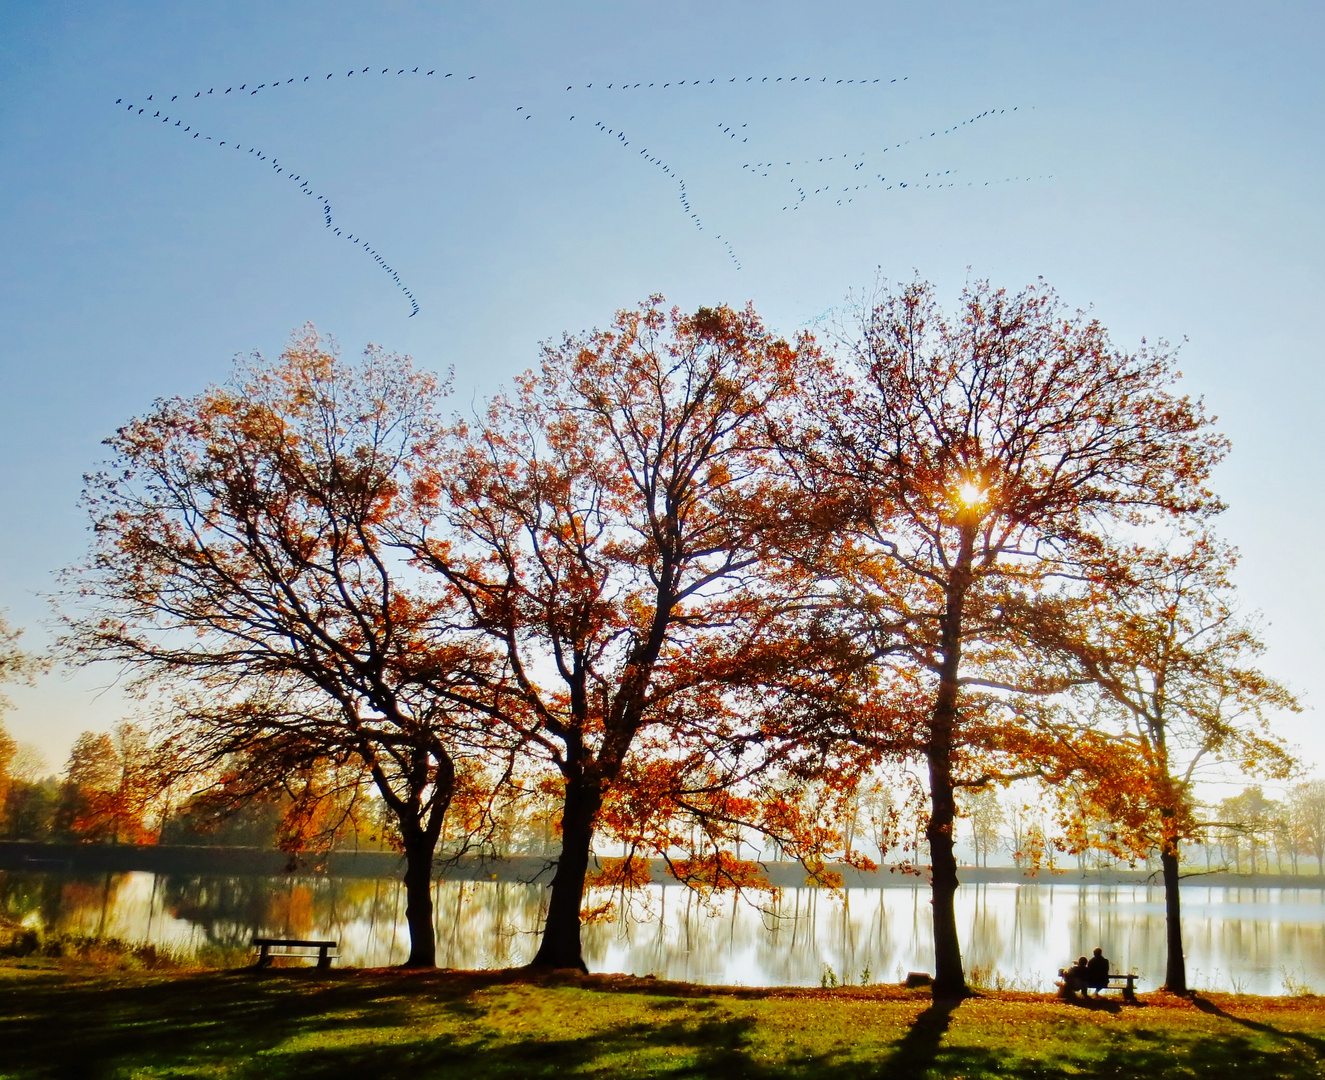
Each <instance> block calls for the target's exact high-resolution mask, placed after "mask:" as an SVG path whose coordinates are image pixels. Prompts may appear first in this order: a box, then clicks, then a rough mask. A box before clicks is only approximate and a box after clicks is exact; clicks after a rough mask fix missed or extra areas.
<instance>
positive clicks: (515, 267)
mask: <svg viewBox="0 0 1325 1080" xmlns="http://www.w3.org/2000/svg"><path fill="white" fill-rule="evenodd" d="M1323 30H1325V8H1322V7H1321V6H1320V5H1318V4H1310V3H1298V4H1289V3H1265V4H1258V5H1247V4H1242V3H1238V4H1234V3H1220V2H1214V3H1212V2H1202V3H1166V4H1163V5H1156V4H1153V3H1144V4H1143V3H1127V2H1108V3H1103V2H1098V3H1073V4H1062V3H1058V2H1044V3H1020V2H1009V3H989V2H987V0H982V2H964V0H963V2H945V3H942V4H916V3H910V4H900V3H892V2H883V0H869V2H863V3H824V2H816V3H779V2H768V0H761V2H760V3H758V4H755V3H722V2H718V0H706V2H704V3H648V4H645V3H632V2H621V0H613V2H604V3H584V2H579V3H577V2H564V3H558V4H555V5H554V4H546V3H508V4H497V3H491V4H474V3H463V4H462V3H430V4H424V3H407V2H386V3H377V4H372V5H368V4H362V3H349V2H329V0H319V2H317V3H312V2H307V3H300V2H288V3H283V4H280V5H272V4H269V3H258V2H251V0H234V2H218V3H211V4H207V5H201V4H179V3H173V4H168V3H131V2H120V3H116V4H103V3H91V2H88V3H72V2H63V3H62V2H50V3H30V2H25V0H9V2H7V3H6V4H4V5H0V241H2V242H0V375H2V377H3V387H4V392H3V394H2V395H0V507H2V508H3V516H2V517H0V608H3V609H6V610H7V617H8V619H9V620H10V622H11V623H13V624H15V625H17V626H20V627H23V628H24V629H25V632H26V636H25V639H24V640H25V642H26V643H28V644H30V645H32V646H34V647H41V646H43V645H45V644H46V643H48V642H49V641H50V639H51V636H52V633H53V629H54V622H53V617H52V608H51V604H50V601H49V597H50V596H51V594H53V593H54V591H55V590H56V588H57V579H56V575H57V573H58V572H59V571H60V570H61V568H63V567H67V566H70V565H72V564H74V563H76V562H77V561H78V559H79V558H80V556H81V555H82V554H83V553H84V552H85V550H86V546H87V541H88V535H87V531H86V517H85V515H84V513H83V511H82V510H80V508H79V504H78V500H79V494H80V491H81V490H82V477H83V474H84V473H86V472H88V471H89V470H91V469H94V468H95V467H96V466H97V464H98V463H99V462H100V461H101V460H102V456H103V448H102V446H101V442H102V440H103V439H105V438H106V437H108V436H109V435H111V434H112V433H113V432H114V431H115V429H116V428H117V427H118V426H119V425H121V424H123V423H125V422H126V421H127V420H129V419H130V418H131V417H133V416H135V415H139V414H141V413H142V412H144V411H145V410H146V409H147V408H148V407H149V406H150V404H151V402H152V401H153V400H154V399H156V398H158V397H162V396H169V395H177V394H179V395H189V394H193V393H196V392H198V391H199V390H201V389H202V388H204V387H205V386H206V385H208V384H209V383H212V382H215V381H219V380H222V379H224V378H225V376H226V373H227V371H228V369H229V366H230V364H231V362H232V360H233V359H234V358H235V357H236V356H239V355H247V354H249V353H252V352H254V351H259V352H262V353H263V354H265V355H274V354H276V353H278V352H279V351H280V349H281V347H282V345H283V344H284V343H285V341H286V340H288V338H289V337H290V335H291V333H293V332H295V331H296V330H298V329H299V328H300V327H302V326H303V325H304V324H306V323H312V324H314V325H315V326H316V327H317V328H318V330H319V331H321V332H323V333H324V334H329V335H331V336H332V337H333V338H334V339H335V340H336V341H337V342H338V343H339V345H340V347H341V348H342V349H343V350H344V351H345V352H346V353H354V352H357V351H358V350H360V349H362V348H363V347H364V346H365V345H366V344H368V343H369V342H372V343H375V344H377V345H380V346H383V347H385V348H387V349H390V350H393V351H397V352H402V353H408V354H410V355H411V356H413V357H414V359H415V360H416V362H418V363H419V364H420V365H423V366H425V367H429V368H434V369H436V370H438V371H445V370H447V369H452V368H453V369H454V371H455V374H456V402H457V406H458V407H459V408H462V409H468V408H469V407H470V406H471V405H472V404H473V403H474V402H478V401H481V400H482V399H483V398H484V397H485V396H486V395H488V394H491V393H492V392H494V391H496V390H498V389H500V388H501V387H503V386H504V385H506V383H507V382H508V381H509V379H510V377H511V376H512V375H514V374H516V373H517V372H519V371H521V370H523V369H525V368H526V367H528V366H530V365H531V364H534V363H536V362H537V359H538V347H539V344H540V342H544V341H549V340H556V339H559V338H560V337H561V335H562V334H564V333H566V332H578V331H580V330H584V329H587V328H590V327H593V326H595V325H602V324H604V323H606V322H607V321H608V320H610V318H611V316H612V313H613V312H614V311H615V310H617V309H619V308H622V307H628V306H631V305H633V304H635V303H637V302H638V301H640V300H641V299H643V298H645V297H647V296H649V295H650V294H653V293H662V294H664V295H665V296H666V297H667V298H668V300H669V301H672V302H675V303H677V304H679V305H681V306H682V307H683V308H687V309H693V308H694V307H697V306H699V305H701V304H707V305H713V304H717V303H730V304H743V303H745V302H746V301H751V302H753V303H754V305H755V307H756V309H757V310H758V312H759V313H760V314H761V316H762V317H763V318H764V319H765V321H766V322H767V323H769V324H770V325H771V326H773V327H774V328H776V329H778V330H779V331H781V332H783V333H786V334H793V333H796V332H798V331H800V330H803V329H811V330H813V329H815V328H819V327H824V326H827V325H830V324H831V323H832V321H833V320H834V319H835V318H836V317H838V315H839V314H840V313H841V312H842V311H843V310H844V309H845V308H846V307H847V305H848V297H849V295H850V294H851V293H852V292H853V291H854V292H855V293H856V294H857V295H859V294H860V293H861V292H863V291H866V290H868V289H869V288H870V287H871V286H872V284H873V283H874V282H875V280H876V279H877V278H878V277H880V276H881V277H883V278H886V279H888V280H892V281H909V280H911V279H912V278H914V277H917V276H919V277H921V278H925V279H927V280H930V281H932V282H934V283H935V284H936V285H937V286H938V288H939V290H940V292H941V294H942V296H944V297H945V298H946V299H947V300H948V301H949V302H951V301H952V300H955V298H956V296H957V295H958V293H959V292H960V290H961V288H962V286H963V284H964V283H966V282H967V281H970V280H974V279H989V280H990V281H991V282H993V283H994V284H996V285H1000V286H1005V287H1007V288H1009V289H1017V288H1021V287H1023V286H1025V285H1028V284H1030V283H1032V282H1035V281H1036V280H1037V279H1039V278H1043V279H1045V280H1046V281H1047V282H1048V283H1049V284H1051V285H1052V286H1053V287H1054V288H1055V289H1056V290H1057V291H1058V293H1059V294H1060V296H1061V297H1062V299H1063V300H1064V302H1065V303H1066V304H1068V305H1070V306H1071V307H1073V308H1078V307H1079V308H1087V309H1090V310H1091V311H1092V312H1093V314H1095V315H1096V316H1097V317H1098V318H1099V319H1100V320H1101V321H1102V322H1103V323H1104V324H1105V325H1106V326H1107V327H1108V328H1109V330H1110V332H1111V334H1112V337H1113V340H1114V342H1115V343H1116V344H1117V345H1118V346H1119V347H1121V348H1126V349H1133V348H1135V347H1137V346H1138V345H1139V344H1140V342H1141V340H1142V339H1143V338H1145V339H1147V340H1148V341H1150V342H1154V341H1156V340H1160V339H1166V340H1168V341H1169V342H1171V343H1173V344H1174V345H1175V346H1178V347H1179V366H1180V367H1181V369H1182V371H1183V372H1184V380H1183V384H1182V385H1183V388H1184V390H1185V391H1186V392H1187V393H1190V394H1192V395H1194V396H1200V397H1203V398H1204V399H1205V401H1206V404H1207V407H1208V408H1209V410H1210V411H1211V412H1212V413H1214V414H1215V415H1217V416H1218V418H1219V421H1218V422H1219V426H1220V428H1221V429H1222V430H1223V431H1224V432H1225V433H1226V434H1227V435H1228V436H1229V437H1230V438H1231V440H1232V443H1233V451H1232V454H1231V455H1230V457H1229V458H1228V460H1227V461H1226V462H1225V463H1224V464H1223V465H1221V466H1220V468H1219V471H1218V473H1217V476H1216V486H1217V489H1218V490H1219V492H1220V493H1221V494H1222V495H1223V496H1224V498H1225V499H1226V500H1227V501H1228V503H1229V510H1228V511H1227V512H1226V513H1225V514H1224V515H1223V518H1222V520H1221V524H1220V529H1221V531H1222V533H1223V535H1224V536H1225V537H1226V538H1228V539H1229V540H1231V541H1232V542H1233V543H1234V544H1236V545H1237V546H1238V547H1239V548H1240V549H1241V551H1242V563H1241V566H1240V570H1239V585H1240V595H1241V598H1242V604H1243V606H1244V608H1245V609H1246V610H1247V611H1248V612H1259V613H1260V618H1261V619H1262V626H1263V631H1264V637H1265V640H1266V642H1267V644H1268V646H1269V647H1268V651H1267V653H1266V655H1265V657H1264V658H1263V659H1264V665H1265V667H1266V669H1267V670H1269V671H1270V672H1271V673H1273V674H1274V675H1276V676H1278V677H1280V678H1281V679H1283V680H1285V681H1286V682H1287V683H1288V684H1289V685H1290V686H1292V687H1293V688H1294V689H1295V690H1297V691H1298V692H1299V693H1301V695H1302V697H1303V700H1304V702H1305V703H1306V704H1307V705H1308V706H1309V708H1308V710H1307V711H1305V712H1304V713H1302V714H1300V715H1297V716H1289V717H1285V718H1283V720H1282V722H1281V723H1280V725H1279V730H1280V732H1281V733H1282V734H1283V735H1284V736H1285V737H1286V738H1287V739H1288V740H1289V741H1290V742H1291V743H1293V744H1294V745H1296V746H1298V747H1299V748H1300V751H1301V753H1302V756H1303V759H1304V761H1305V763H1306V765H1307V767H1308V768H1311V769H1317V770H1325V731H1322V727H1321V717H1320V714H1319V713H1318V712H1316V711H1314V710H1313V709H1311V708H1310V706H1312V705H1315V706H1316V707H1317V708H1319V707H1320V705H1321V703H1322V702H1325V672H1323V671H1322V670H1321V665H1320V663H1319V661H1320V657H1321V647H1322V638H1323V636H1325V635H1323V633H1322V629H1321V621H1320V613H1321V611H1322V609H1323V608H1325V572H1323V571H1322V567H1321V564H1320V560H1319V558H1318V556H1317V551H1318V547H1319V542H1318V540H1317V538H1318V537H1319V536H1320V535H1321V533H1322V526H1323V525H1325V515H1323V514H1322V509H1321V504H1320V493H1321V482H1320V475H1319V474H1320V469H1321V462H1322V450H1325V446H1323V442H1325V433H1323V432H1322V425H1321V423H1320V419H1319V417H1320V402H1321V397H1322V394H1321V391H1322V389H1323V388H1325V387H1323V386H1322V384H1323V383H1325V373H1323V368H1322V363H1321V361H1322V353H1323V352H1325V344H1323V342H1322V335H1321V334H1320V332H1319V329H1318V325H1317V323H1318V316H1319V313H1320V312H1321V311H1322V310H1325V303H1323V301H1325V266H1322V251H1325V244H1323V243H1322V241H1323V240H1325V207H1323V205H1322V202H1321V200H1320V198H1319V193H1320V180H1321V174H1322V165H1323V164H1325V160H1323V159H1325V143H1323V142H1322V139H1321V136H1320V133H1321V132H1322V131H1325V80H1323V79H1322V74H1321V67H1320V64H1319V57H1318V49H1319V43H1320V41H1321V40H1322V31H1323ZM365 68H366V69H367V71H365V70H363V69H365ZM415 68H418V72H417V73H416V72H415V71H414V69H415ZM383 69H385V70H386V74H382V72H383ZM402 69H403V71H404V73H403V74H397V72H398V71H401V70H402ZM429 71H432V72H434V74H432V75H429V74H428V72H429ZM351 72H352V73H353V74H351ZM447 73H450V77H449V78H448V77H447ZM328 75H330V76H331V77H330V78H328V77H327V76H328ZM793 77H794V78H795V81H794V82H793V81H792V79H793ZM289 80H293V81H289ZM779 80H781V81H779ZM839 80H841V81H840V82H839ZM875 80H877V82H876V81H875ZM277 83H279V86H278V85H276V84H277ZM264 84H265V85H264ZM623 84H624V85H625V86H626V87H627V88H626V89H622V87H623ZM636 84H639V85H638V86H636ZM650 84H653V85H652V86H650ZM664 84H666V85H664ZM260 86H261V88H260V89H258V88H259V87H260ZM241 87H242V89H241ZM567 87H570V89H567ZM226 88H228V89H230V90H231V93H230V94H228V95H227V94H226V93H225V92H224V90H225V89H226ZM255 89H257V93H253V91H254V90H255ZM195 94H196V95H198V96H196V97H195V96H194V95H195ZM149 95H151V97H150V99H149ZM172 95H174V97H175V100H174V101H172V100H171V97H172ZM117 101H118V102H119V103H118V104H116V102H117ZM138 108H142V109H143V110H144V112H143V113H142V114H139V113H138V112H137V109H138ZM157 112H160V113H161V116H162V117H168V118H169V119H166V120H163V119H162V118H161V117H157V116H155V115H154V114H155V113H157ZM572 117H573V119H572ZM176 121H180V124H179V125H178V126H177V125H176ZM185 128H188V129H189V130H187V131H186V130H185ZM195 134H196V135H198V138H196V139H195V138H194V137H193V136H194V135H195ZM222 141H224V142H225V144H226V145H225V146H221V145H220V144H221V142H222ZM250 151H252V152H250ZM259 155H261V157H259ZM820 159H823V160H822V161H821V160H820ZM768 163H771V164H768ZM278 169H279V170H280V171H279V172H278V171H277V170H278ZM682 184H684V188H682ZM844 189H849V190H844ZM802 196H803V197H802ZM328 208H329V212H330V213H331V216H332V218H333V223H332V225H331V226H330V227H329V226H327V224H326V214H327V212H328ZM336 229H340V230H341V234H340V235H337V234H336V232H335V230H336ZM350 236H353V237H354V239H353V240H350V239H349V237H350ZM719 237H721V239H719ZM365 244H366V245H367V250H366V249H365V247H364V245H365ZM379 260H380V261H379ZM383 266H386V267H388V268H389V271H388V270H386V269H383V268H382V267H383ZM411 297H412V298H413V302H414V303H417V305H418V312H417V314H413V315H411V311H412V302H411ZM7 692H8V694H9V696H10V697H11V698H12V699H13V701H14V708H13V709H12V711H10V712H9V713H8V714H7V715H6V716H5V718H4V722H5V724H6V725H7V726H8V728H9V730H10V732H11V733H12V734H13V735H14V737H15V738H17V739H19V740H20V741H24V742H30V743H33V744H36V745H37V746H38V747H40V748H41V750H42V751H43V752H44V753H45V754H46V756H47V759H48V762H49V763H50V764H51V766H52V767H53V768H56V767H58V766H59V765H61V764H62V762H63V760H64V757H65V756H66V755H67V753H68V749H69V746H70V744H71V743H72V741H73V739H74V738H75V737H76V736H77V734H78V733H79V732H80V731H83V730H86V729H94V730H105V729H107V728H108V727H110V726H111V725H112V724H114V723H115V722H117V721H118V720H119V719H121V718H123V717H126V716H130V715H132V713H133V711H134V709H135V708H136V706H135V705H134V703H132V702H129V701H127V700H125V698H124V697H123V695H122V694H121V693H120V692H119V690H118V689H117V674H116V673H115V672H113V671H109V670H92V671H77V672H74V671H69V670H56V671H53V672H52V673H51V674H49V675H47V676H45V677H43V678H42V679H41V680H40V682H39V683H38V684H37V685H36V686H33V687H18V688H14V689H12V690H10V691H7Z"/></svg>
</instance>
